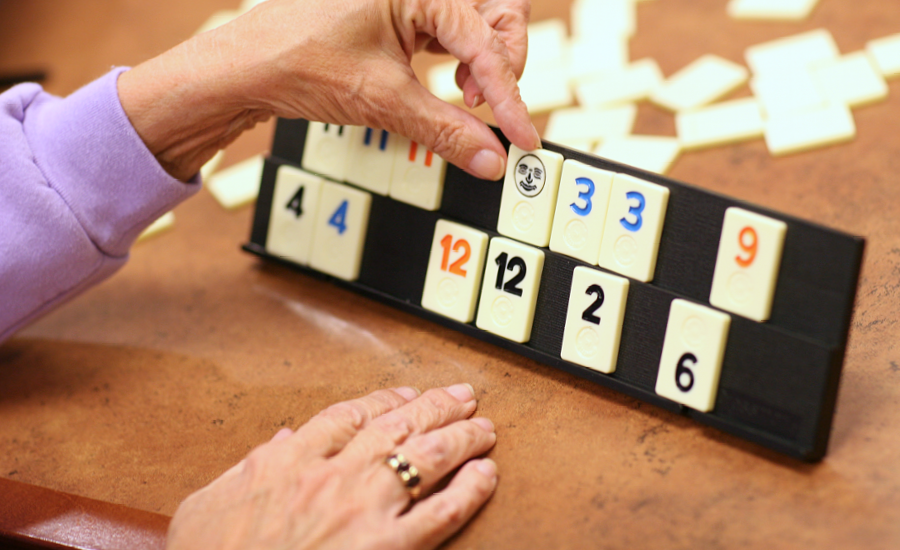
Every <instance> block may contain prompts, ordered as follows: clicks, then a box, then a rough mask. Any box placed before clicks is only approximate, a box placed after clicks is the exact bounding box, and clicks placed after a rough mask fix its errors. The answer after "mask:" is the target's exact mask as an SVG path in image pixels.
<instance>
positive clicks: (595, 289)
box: [581, 285, 604, 325]
mask: <svg viewBox="0 0 900 550" xmlns="http://www.w3.org/2000/svg"><path fill="white" fill-rule="evenodd" d="M585 294H588V295H594V296H596V299H594V301H593V302H591V305H589V306H588V307H587V309H585V310H584V313H582V314H581V318H582V319H584V320H585V321H587V322H588V323H593V324H595V325H599V324H600V317H597V315H596V312H597V310H598V309H600V306H602V305H603V298H604V295H603V288H602V287H601V286H600V285H591V286H589V287H588V288H587V291H586V292H585Z"/></svg>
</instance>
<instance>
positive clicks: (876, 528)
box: [0, 0, 900, 548]
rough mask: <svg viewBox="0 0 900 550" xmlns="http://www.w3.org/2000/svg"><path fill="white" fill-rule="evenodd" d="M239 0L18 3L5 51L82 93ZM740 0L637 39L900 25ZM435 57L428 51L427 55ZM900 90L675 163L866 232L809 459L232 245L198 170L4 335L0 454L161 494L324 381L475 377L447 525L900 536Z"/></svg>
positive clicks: (895, 85)
mask: <svg viewBox="0 0 900 550" xmlns="http://www.w3.org/2000/svg"><path fill="white" fill-rule="evenodd" d="M236 3H237V2H236V0H231V1H230V2H229V1H227V0H202V1H201V0H197V1H194V2H176V1H174V0H155V1H149V0H148V1H137V0H130V1H127V0H79V1H70V2H58V1H55V0H31V1H30V2H3V3H2V4H0V72H11V71H15V70H18V69H24V68H31V67H35V66H41V67H46V68H47V69H49V70H50V72H51V77H50V79H49V80H48V81H47V83H46V85H47V88H48V89H49V90H51V91H53V92H55V93H60V94H65V93H69V92H71V91H72V90H74V89H75V88H77V87H78V86H79V85H81V84H83V83H85V82H87V81H89V80H90V79H92V78H95V77H97V76H99V75H101V74H102V73H103V72H104V71H105V70H107V69H108V68H109V66H111V65H113V64H135V63H137V62H139V61H140V60H142V59H145V58H147V57H149V56H152V55H154V54H156V53H158V52H160V51H162V50H164V49H165V48H167V47H169V46H171V45H174V44H175V43H177V42H178V41H180V40H183V39H184V38H186V37H188V36H189V35H190V34H191V33H192V31H193V30H194V29H196V28H197V27H198V26H199V25H200V24H201V23H202V22H203V21H204V20H205V18H206V17H207V16H208V15H209V14H210V13H211V12H212V11H213V10H214V9H218V8H223V7H224V8H230V7H234V4H236ZM725 4H726V2H725V0H659V1H651V2H642V3H640V4H639V8H638V33H637V35H636V37H635V38H634V39H633V40H632V43H631V52H632V58H633V59H639V58H641V57H646V56H650V57H654V58H656V59H657V60H658V61H659V63H660V65H661V67H662V69H663V71H664V72H665V73H666V74H667V75H668V74H671V73H673V72H674V71H675V70H677V69H679V68H680V67H682V66H684V65H685V64H687V63H688V62H690V61H692V60H694V59H695V58H697V57H698V56H700V55H702V54H705V53H715V54H718V55H721V56H723V57H726V58H729V59H732V60H734V61H739V62H740V61H742V60H743V57H742V55H743V51H744V49H745V48H746V47H747V46H749V45H751V44H755V43H758V42H762V41H765V40H769V39H774V38H777V37H781V36H786V35H789V34H794V33H797V32H800V31H804V30H809V29H813V28H818V27H825V28H827V29H828V30H830V31H831V32H832V33H833V34H834V36H835V38H836V40H837V42H838V45H839V46H840V48H841V51H843V52H851V51H855V50H859V49H860V48H862V47H863V46H864V44H865V42H866V41H867V40H869V39H873V38H878V37H881V36H885V35H888V34H892V33H896V32H900V10H898V9H897V4H896V0H852V1H851V0H822V1H821V2H820V4H821V5H820V6H818V7H817V9H816V11H815V12H814V14H813V16H812V17H811V19H810V20H808V21H806V22H802V23H770V22H768V23H748V22H736V21H732V20H730V19H728V17H727V16H726V14H725ZM567 15H568V2H553V1H550V0H535V2H534V7H533V11H532V20H540V19H544V18H547V17H550V16H563V17H566V18H567ZM433 59H434V58H431V57H426V58H423V59H421V60H417V61H416V64H417V69H419V70H420V74H424V73H423V72H421V70H422V69H423V68H424V67H426V66H427V65H428V64H429V63H431V62H432V61H433ZM890 92H891V93H890V95H889V98H888V99H887V101H885V102H881V103H878V104H875V105H872V106H869V107H865V108H862V109H858V110H855V111H854V114H855V117H856V123H857V130H858V137H857V138H856V139H855V140H854V141H853V142H852V143H849V144H845V145H840V146H835V147H831V148H828V149H824V150H818V151H815V152H811V153H806V154H800V155H795V156H791V157H787V158H779V159H775V158H772V157H771V156H770V155H769V154H768V153H767V151H766V148H765V146H764V144H763V142H762V141H761V140H757V141H753V142H749V143H746V144H742V145H736V146H730V147H724V148H717V149H712V150H708V151H705V152H697V153H690V154H685V155H683V156H682V157H681V158H680V159H679V160H678V161H677V163H676V165H675V166H674V168H673V170H672V171H671V173H670V175H671V176H672V177H674V178H676V179H679V180H682V181H685V182H689V183H692V184H695V185H698V186H702V187H705V188H708V189H711V190H714V191H718V192H722V193H725V194H727V195H730V196H734V197H737V198H740V199H745V200H748V201H751V202H754V203H757V204H760V205H764V206H766V207H770V208H773V209H776V210H779V211H781V212H785V213H788V214H792V215H796V216H799V217H802V218H805V219H808V220H812V221H816V222H819V223H821V224H824V225H827V226H831V227H835V228H837V229H840V230H843V231H847V232H849V233H853V234H857V235H862V236H865V237H866V238H867V239H868V243H867V253H866V258H865V263H864V267H863V273H862V278H861V283H860V287H859V292H858V299H857V307H856V312H855V315H854V319H853V324H852V329H851V336H850V343H849V349H848V352H847V357H846V362H845V364H844V371H843V378H842V383H841V388H840V394H839V399H838V405H837V412H836V416H835V419H834V427H833V431H832V437H831V445H830V449H829V453H828V455H827V456H826V458H825V459H824V460H823V461H822V462H821V463H819V464H812V465H811V464H803V463H800V462H797V461H794V460H792V459H788V458H784V457H782V456H780V455H778V454H776V453H774V452H770V451H768V450H765V449H762V448H760V447H758V446H756V445H754V444H751V443H747V442H744V441H742V440H740V439H737V438H734V437H731V436H728V435H725V434H722V433H720V432H718V431H715V430H713V429H710V428H705V427H703V426H700V425H698V424H696V423H694V422H691V421H689V420H687V419H685V418H683V417H679V416H676V415H674V414H670V413H667V412H664V411H662V410H659V409H656V408H654V407H652V406H649V405H646V404H643V403H641V402H639V401H636V400H634V399H631V398H628V397H624V396H622V395H620V394H617V393H615V392H613V391H610V390H607V389H605V388H602V387H599V386H596V385H593V384H590V383H587V382H585V381H583V380H580V379H578V378H576V377H573V376H570V375H568V374H565V373H562V372H559V371H556V370H554V369H552V368H548V367H545V366H542V365H539V364H536V363H534V362H532V361H530V360H526V359H523V358H521V357H519V356H517V355H515V354H512V353H509V352H506V351H503V350H501V349H498V348H496V347H493V346H491V345H488V344H485V343H483V342H480V341H476V340H474V339H472V338H469V337H464V336H461V335H460V334H458V333H456V332H454V331H452V330H449V329H446V328H443V327H440V326H437V325H434V324H431V323H428V322H423V321H422V320H420V319H419V318H416V317H414V316H411V315H407V314H405V313H401V312H399V311H396V310H394V309H391V308H390V307H386V306H384V305H381V304H379V303H375V302H373V301H371V300H368V299H365V298H362V297H360V296H358V295H356V294H353V293H351V292H347V291H344V290H341V289H339V288H336V287H335V286H332V285H330V284H327V283H323V282H320V281H317V280H313V279H311V278H309V277H306V276H303V275H300V274H297V273H295V272H292V271H290V270H288V269H284V268H281V267H277V266H273V265H268V264H266V263H263V262H261V261H259V260H258V259H257V258H255V257H252V256H250V255H248V254H245V253H243V252H241V251H240V250H239V245H240V244H242V243H243V242H246V240H247V238H248V233H249V227H250V220H251V215H252V211H251V210H252V209H251V208H249V207H245V208H243V209H240V210H238V211H235V212H228V211H225V210H223V209H222V208H220V207H219V206H218V204H217V203H215V201H214V200H213V199H212V197H211V196H210V195H209V194H208V193H207V192H206V191H203V192H202V193H201V194H200V195H199V196H198V197H196V198H194V199H192V200H190V201H188V202H187V203H185V204H184V205H182V206H179V207H178V208H177V209H176V211H175V213H176V216H177V221H176V226H175V228H174V230H172V231H169V232H168V233H165V234H162V235H160V236H158V237H157V238H154V239H152V240H149V241H147V242H143V243H140V244H138V245H137V246H136V247H135V248H134V251H133V254H132V259H131V262H130V263H129V264H128V265H127V266H126V267H125V268H124V269H123V270H122V271H121V272H120V273H119V274H118V275H117V276H115V277H114V278H113V279H111V280H110V281H108V282H106V283H104V284H103V285H101V286H100V287H99V288H97V289H95V290H92V291H90V292H89V293H87V294H86V295H84V296H82V297H80V298H78V299H76V300H74V301H73V302H72V303H70V304H69V305H68V306H66V307H65V308H63V309H61V310H59V311H58V312H55V313H53V314H52V315H49V316H47V317H46V318H44V319H43V320H41V321H40V322H38V323H36V324H35V325H33V326H32V327H30V328H28V329H27V330H25V331H23V332H22V333H21V334H20V335H19V336H17V337H16V338H14V339H12V340H10V341H9V342H7V343H5V344H4V345H3V346H0V380H2V384H0V477H3V478H7V479H9V480H15V481H18V482H24V483H27V484H30V485H34V486H39V487H43V488H48V489H52V490H55V491H61V492H64V493H70V494H72V495H78V496H81V497H88V498H90V499H96V500H98V501H102V502H105V503H111V504H112V505H120V507H121V506H124V507H128V508H133V509H137V510H141V511H146V512H153V513H158V514H163V515H171V514H172V513H174V511H175V509H176V507H177V505H178V502H179V501H181V500H182V499H183V498H184V497H186V496H187V495H188V494H190V493H191V492H193V491H195V490H197V489H199V488H200V487H202V486H203V485H205V484H206V483H208V482H209V481H211V480H212V479H214V478H215V477H216V476H217V475H219V474H220V473H221V472H223V471H224V470H225V469H227V468H228V467H229V466H231V465H232V464H234V463H235V462H237V461H238V460H240V459H241V458H242V457H243V456H244V455H245V454H246V453H247V452H248V451H249V450H250V449H251V448H252V447H253V446H255V445H257V444H259V443H261V442H263V441H264V440H266V439H268V438H269V437H271V436H272V434H273V433H274V432H275V431H276V430H277V429H278V428H279V427H281V426H297V425H298V424H300V423H302V422H304V421H305V420H306V419H307V418H309V417H310V416H311V415H312V414H314V413H315V412H317V411H318V410H320V409H321V408H323V407H325V406H326V405H328V404H330V403H332V402H335V401H338V400H343V399H348V398H352V397H356V396H359V395H362V394H364V393H366V392H369V391H372V390H375V389H377V388H382V387H385V386H395V385H401V384H409V385H414V386H418V387H420V388H428V387H432V386H437V385H446V384H451V383H454V382H460V381H467V382H470V383H472V384H473V385H474V386H475V388H476V389H477V394H478V398H479V412H478V414H481V415H484V416H487V417H489V418H491V419H493V421H494V422H495V423H496V425H497V432H498V443H497V446H496V448H495V449H494V450H493V451H491V453H490V456H491V457H492V458H493V459H494V460H496V462H497V464H498V465H499V469H500V476H501V480H500V484H499V486H498V488H497V492H496V494H495V495H494V497H493V499H492V500H491V501H490V503H489V504H488V505H487V506H486V507H485V509H484V510H483V512H482V513H481V514H480V515H479V516H477V517H476V518H475V520H474V521H472V523H471V524H470V525H469V526H468V527H467V528H466V529H465V530H464V531H463V533H462V534H461V535H459V536H458V537H457V538H455V539H453V540H452V541H451V543H450V544H449V546H451V547H455V548H464V547H465V548H551V547H552V548H595V547H608V548H635V547H636V548H646V547H650V546H656V547H663V548H719V547H721V548H744V547H761V546H763V545H766V546H768V547H772V548H782V547H784V548H789V547H802V548H808V547H809V548H815V547H834V548H898V547H900V468H898V464H900V437H898V435H900V350H898V349H896V348H895V342H897V341H898V337H900V324H898V321H900V312H898V307H897V306H898V301H897V293H898V288H900V215H898V214H900V185H898V182H897V181H896V180H897V177H896V173H897V172H898V170H900V139H898V138H897V137H896V136H897V135H898V133H900V81H898V80H895V81H893V82H892V83H891V84H890ZM746 93H748V92H747V90H746V89H744V90H742V91H741V92H738V94H739V95H740V94H746ZM479 112H481V113H485V112H486V111H485V110H484V109H480V110H479ZM545 121H546V117H538V118H536V123H537V126H538V129H541V128H542V127H543V125H544V123H545ZM637 132H639V133H658V134H668V135H671V134H673V133H674V123H673V121H672V117H671V115H669V114H666V113H663V112H661V111H659V110H657V109H655V108H652V107H649V106H646V105H644V106H642V107H641V110H640V115H639V120H638V124H637ZM270 139H271V126H267V127H265V128H262V129H260V130H259V131H256V132H253V133H252V134H249V135H247V136H246V137H245V138H243V139H242V140H241V141H239V142H238V143H237V144H235V145H234V146H233V147H231V148H230V149H229V152H228V155H229V156H228V159H227V162H234V161H237V160H240V159H241V158H243V157H245V156H247V155H249V154H251V153H254V152H259V151H263V150H265V149H266V148H267V147H268V146H269V142H270ZM3 487H7V488H8V487H13V488H14V489H15V491H19V493H16V494H21V488H22V486H21V485H18V484H5V485H0V490H4V491H5V492H4V494H7V495H9V494H10V493H9V492H8V491H12V490H13V489H2V488H3ZM26 487H27V486H26ZM34 491H35V493H34V494H35V495H38V496H36V497H33V498H32V500H35V499H37V500H40V496H39V495H42V494H43V493H41V492H40V491H41V490H40V489H37V488H34ZM26 492H27V491H26ZM54 494H55V493H54ZM3 498H4V497H3V496H2V495H0V500H2V499H3ZM73 498H75V497H73ZM26 500H27V499H26ZM122 510H125V508H122ZM34 517H38V516H34ZM39 519H40V518H39ZM44 519H46V518H44ZM29 521H30V520H29ZM34 521H38V520H37V519H35V520H34ZM21 523H22V522H20V524H21ZM24 523H28V522H27V521H26V522H24ZM150 523H153V521H151V522H150ZM20 524H16V525H17V526H16V528H21V529H22V530H23V532H25V531H27V528H28V526H27V525H26V526H23V525H20ZM121 525H128V521H123V522H122V523H121ZM155 525H157V527H156V529H157V531H156V532H157V534H159V533H160V532H161V531H160V530H161V529H162V527H160V525H164V522H162V523H160V522H158V521H157V522H156V523H155ZM6 527H7V529H8V530H9V529H10V521H9V520H7V523H6ZM32 527H34V525H32ZM60 540H63V539H60ZM65 540H68V539H65ZM155 540H157V543H156V544H158V541H159V538H158V537H157V539H155ZM150 546H153V544H150ZM98 547H99V546H98Z"/></svg>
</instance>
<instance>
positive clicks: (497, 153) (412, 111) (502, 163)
mask: <svg viewBox="0 0 900 550" xmlns="http://www.w3.org/2000/svg"><path fill="white" fill-rule="evenodd" d="M392 89H393V90H394V91H395V92H394V96H393V98H394V102H393V103H392V106H393V108H392V109H391V110H386V111H385V112H386V113H387V115H386V116H389V117H390V119H389V120H388V119H386V120H385V121H384V122H383V123H381V124H382V127H383V128H386V129H388V130H389V131H396V132H397V133H399V134H401V135H404V136H406V137H408V138H409V139H411V140H413V141H415V142H416V143H420V144H422V145H424V146H425V147H426V148H427V149H428V150H430V151H434V152H435V153H437V154H438V155H440V156H441V157H442V158H444V159H445V160H447V161H448V162H450V163H452V164H455V165H456V166H459V167H460V168H462V169H463V170H465V171H466V172H468V173H470V174H472V175H474V176H476V177H479V178H482V179H487V180H498V179H500V178H502V177H503V173H504V171H505V167H506V151H505V150H504V148H503V145H501V144H500V140H498V139H497V136H496V135H494V132H493V131H491V129H490V128H488V126H487V125H486V124H485V123H484V122H482V121H481V120H479V119H478V118H476V117H475V116H474V115H472V114H471V113H468V112H466V111H464V110H463V109H461V108H459V107H457V106H455V105H451V104H449V103H446V102H444V101H441V100H440V99H438V98H436V97H435V96H434V95H432V94H431V92H429V91H428V90H427V89H425V87H424V86H422V85H421V84H420V83H419V82H418V81H416V80H415V79H413V78H412V77H409V80H407V81H406V83H405V84H404V85H400V86H398V87H394V88H392Z"/></svg>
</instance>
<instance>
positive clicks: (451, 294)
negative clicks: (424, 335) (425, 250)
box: [422, 220, 488, 323]
mask: <svg viewBox="0 0 900 550" xmlns="http://www.w3.org/2000/svg"><path fill="white" fill-rule="evenodd" d="M487 244H488V236H487V233H484V232H483V231H478V230H477V229H473V228H471V227H467V226H465V225H462V224H458V223H454V222H451V221H448V220H438V222H437V224H435V228H434V239H433V240H432V243H431V254H430V256H429V257H428V271H427V273H426V275H425V290H424V291H423V293H422V307H424V308H425V309H428V310H431V311H434V312H435V313H440V314H441V315H444V316H447V317H450V318H451V319H455V320H457V321H459V322H460V323H469V322H471V321H472V319H473V318H474V317H475V303H476V300H477V298H478V291H479V290H481V275H482V272H483V271H484V256H485V253H486V252H487Z"/></svg>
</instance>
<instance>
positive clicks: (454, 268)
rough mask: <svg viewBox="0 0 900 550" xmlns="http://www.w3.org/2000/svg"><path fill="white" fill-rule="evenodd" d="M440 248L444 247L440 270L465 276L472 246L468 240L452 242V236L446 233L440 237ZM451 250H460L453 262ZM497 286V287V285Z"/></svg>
mask: <svg viewBox="0 0 900 550" xmlns="http://www.w3.org/2000/svg"><path fill="white" fill-rule="evenodd" d="M441 248H443V249H444V255H443V256H442V257H441V271H448V272H450V273H453V274H454V275H459V276H460V277H465V276H466V270H465V269H464V268H465V265H466V264H467V263H468V262H469V258H470V257H471V256H472V247H471V246H470V245H469V241H467V240H465V239H457V241H456V242H455V243H454V242H453V236H452V235H450V234H447V235H446V236H444V238H443V239H441ZM451 249H452V250H453V252H459V251H460V250H462V255H461V256H460V257H458V258H457V259H456V260H454V262H453V263H452V264H451V263H450V250H451ZM498 288H499V287H498Z"/></svg>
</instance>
